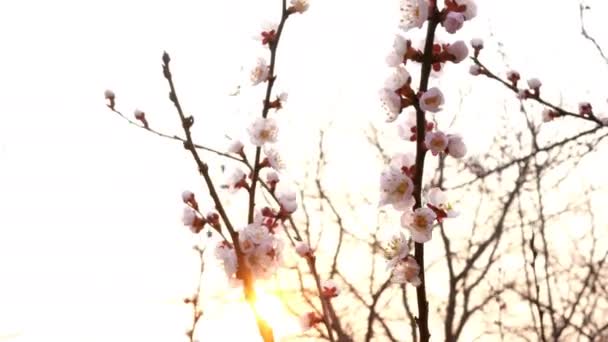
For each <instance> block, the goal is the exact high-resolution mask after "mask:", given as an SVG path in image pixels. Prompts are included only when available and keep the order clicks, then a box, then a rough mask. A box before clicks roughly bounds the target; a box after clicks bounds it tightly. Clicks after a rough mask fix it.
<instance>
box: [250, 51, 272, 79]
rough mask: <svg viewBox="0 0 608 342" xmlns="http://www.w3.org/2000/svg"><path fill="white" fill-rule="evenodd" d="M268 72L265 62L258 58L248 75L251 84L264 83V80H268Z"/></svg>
mask: <svg viewBox="0 0 608 342" xmlns="http://www.w3.org/2000/svg"><path fill="white" fill-rule="evenodd" d="M268 72H269V67H268V64H267V63H266V60H265V59H264V58H262V57H260V58H258V59H257V62H256V64H255V66H254V67H253V69H251V73H250V74H249V79H250V80H251V84H253V85H258V84H260V83H262V82H266V80H268Z"/></svg>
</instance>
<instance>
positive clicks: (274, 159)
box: [262, 145, 285, 171]
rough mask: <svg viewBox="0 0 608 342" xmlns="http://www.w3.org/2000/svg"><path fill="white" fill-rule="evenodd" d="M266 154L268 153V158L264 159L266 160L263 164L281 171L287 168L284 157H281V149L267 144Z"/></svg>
mask: <svg viewBox="0 0 608 342" xmlns="http://www.w3.org/2000/svg"><path fill="white" fill-rule="evenodd" d="M264 154H265V155H266V159H265V160H264V162H262V165H263V166H265V165H267V166H270V167H271V168H273V169H275V170H277V171H280V170H282V169H284V168H285V162H284V161H283V158H281V155H280V154H279V151H278V150H277V149H276V148H275V147H273V146H269V145H265V146H264Z"/></svg>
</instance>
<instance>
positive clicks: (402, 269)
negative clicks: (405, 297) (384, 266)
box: [391, 256, 421, 286]
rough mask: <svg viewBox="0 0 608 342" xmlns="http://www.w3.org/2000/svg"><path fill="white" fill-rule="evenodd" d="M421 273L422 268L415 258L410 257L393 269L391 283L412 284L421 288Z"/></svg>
mask: <svg viewBox="0 0 608 342" xmlns="http://www.w3.org/2000/svg"><path fill="white" fill-rule="evenodd" d="M419 273H420V266H419V265H418V263H417V262H416V260H415V259H414V258H412V257H411V256H408V257H407V258H406V259H405V260H403V261H401V262H399V263H398V264H397V265H396V266H395V268H394V269H393V272H392V277H391V282H393V283H396V284H405V283H410V284H412V285H413V286H419V285H420V284H421V281H420V277H419V276H418V275H419Z"/></svg>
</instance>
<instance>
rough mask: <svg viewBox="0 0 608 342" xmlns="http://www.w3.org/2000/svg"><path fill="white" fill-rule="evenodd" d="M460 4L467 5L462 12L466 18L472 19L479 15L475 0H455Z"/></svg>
mask: <svg viewBox="0 0 608 342" xmlns="http://www.w3.org/2000/svg"><path fill="white" fill-rule="evenodd" d="M454 2H456V4H457V5H458V6H465V7H466V8H465V10H464V12H463V13H462V14H463V15H464V18H465V19H466V20H471V19H473V18H475V17H476V16H477V4H476V3H475V1H474V0H454Z"/></svg>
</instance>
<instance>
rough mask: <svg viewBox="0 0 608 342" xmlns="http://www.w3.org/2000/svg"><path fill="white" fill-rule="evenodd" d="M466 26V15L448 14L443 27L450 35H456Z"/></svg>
mask: <svg viewBox="0 0 608 342" xmlns="http://www.w3.org/2000/svg"><path fill="white" fill-rule="evenodd" d="M463 24H464V14H462V13H459V12H448V15H446V16H445V19H444V20H443V27H444V28H445V30H446V31H447V32H448V33H456V32H457V31H458V30H460V29H461V28H462V25H463Z"/></svg>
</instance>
